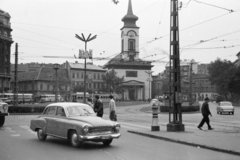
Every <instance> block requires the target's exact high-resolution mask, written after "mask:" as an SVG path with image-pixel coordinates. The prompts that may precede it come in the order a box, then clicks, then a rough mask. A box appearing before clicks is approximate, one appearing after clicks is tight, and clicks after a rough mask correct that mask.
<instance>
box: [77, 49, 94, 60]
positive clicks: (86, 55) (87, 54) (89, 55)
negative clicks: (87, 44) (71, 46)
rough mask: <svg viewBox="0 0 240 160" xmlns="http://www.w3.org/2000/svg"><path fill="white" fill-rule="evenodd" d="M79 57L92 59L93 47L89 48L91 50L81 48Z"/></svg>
mask: <svg viewBox="0 0 240 160" xmlns="http://www.w3.org/2000/svg"><path fill="white" fill-rule="evenodd" d="M78 58H82V59H84V58H89V59H92V49H89V51H87V50H86V51H85V50H83V49H79V55H78Z"/></svg>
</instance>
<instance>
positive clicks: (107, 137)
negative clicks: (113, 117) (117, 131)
mask: <svg viewBox="0 0 240 160" xmlns="http://www.w3.org/2000/svg"><path fill="white" fill-rule="evenodd" d="M109 138H110V136H102V139H109Z"/></svg>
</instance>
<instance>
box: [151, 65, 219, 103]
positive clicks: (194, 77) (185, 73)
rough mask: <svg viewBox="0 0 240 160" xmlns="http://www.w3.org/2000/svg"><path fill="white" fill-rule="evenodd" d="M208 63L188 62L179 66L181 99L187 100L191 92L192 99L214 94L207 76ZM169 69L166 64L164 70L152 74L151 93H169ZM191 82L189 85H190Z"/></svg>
mask: <svg viewBox="0 0 240 160" xmlns="http://www.w3.org/2000/svg"><path fill="white" fill-rule="evenodd" d="M208 66H209V64H198V63H188V64H184V65H181V66H180V72H181V92H182V98H183V101H188V100H189V98H190V95H191V94H192V101H193V102H194V101H195V100H203V99H204V98H205V97H209V98H212V97H213V96H215V95H216V94H217V93H216V87H215V86H214V85H212V84H211V82H210V81H209V78H208ZM169 71H170V67H169V66H166V69H165V71H164V72H162V73H161V74H159V75H158V76H153V82H152V83H153V84H152V85H153V94H154V95H155V96H157V95H158V96H159V95H162V94H164V93H166V94H168V93H169V84H168V82H169ZM190 84H191V85H190Z"/></svg>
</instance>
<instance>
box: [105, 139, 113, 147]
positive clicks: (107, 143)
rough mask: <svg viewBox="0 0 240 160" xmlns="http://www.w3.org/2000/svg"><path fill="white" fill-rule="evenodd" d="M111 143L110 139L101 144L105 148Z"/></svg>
mask: <svg viewBox="0 0 240 160" xmlns="http://www.w3.org/2000/svg"><path fill="white" fill-rule="evenodd" d="M111 143H112V139H111V140H106V141H103V144H104V145H105V146H109V145H110V144H111Z"/></svg>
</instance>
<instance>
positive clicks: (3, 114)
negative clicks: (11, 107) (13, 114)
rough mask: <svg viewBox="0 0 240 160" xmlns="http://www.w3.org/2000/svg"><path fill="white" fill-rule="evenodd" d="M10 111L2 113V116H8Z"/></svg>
mask: <svg viewBox="0 0 240 160" xmlns="http://www.w3.org/2000/svg"><path fill="white" fill-rule="evenodd" d="M8 115H9V114H8V113H0V116H8Z"/></svg>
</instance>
